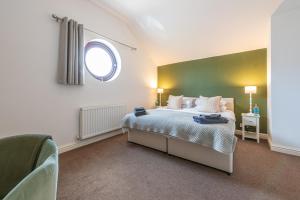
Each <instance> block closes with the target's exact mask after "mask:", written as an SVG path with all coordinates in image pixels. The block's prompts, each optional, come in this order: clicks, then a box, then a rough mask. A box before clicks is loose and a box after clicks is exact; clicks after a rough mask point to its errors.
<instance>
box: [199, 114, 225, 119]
mask: <svg viewBox="0 0 300 200" xmlns="http://www.w3.org/2000/svg"><path fill="white" fill-rule="evenodd" d="M200 117H204V118H205V119H220V118H221V115H220V114H211V115H200Z"/></svg>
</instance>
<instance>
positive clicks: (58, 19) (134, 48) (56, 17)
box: [52, 14, 137, 51]
mask: <svg viewBox="0 0 300 200" xmlns="http://www.w3.org/2000/svg"><path fill="white" fill-rule="evenodd" d="M52 18H53V19H55V21H56V22H61V21H62V18H61V17H58V16H57V15H55V14H52ZM84 30H86V31H88V32H91V33H94V34H96V35H99V36H101V37H104V38H106V39H108V40H111V41H113V42H116V43H118V44H120V45H123V46H126V47H128V48H130V49H131V50H134V51H136V50H137V48H136V47H133V46H130V45H128V44H125V43H123V42H120V41H118V40H114V39H112V38H110V37H107V36H105V35H102V34H100V33H97V32H96V31H93V30H91V29H89V28H84Z"/></svg>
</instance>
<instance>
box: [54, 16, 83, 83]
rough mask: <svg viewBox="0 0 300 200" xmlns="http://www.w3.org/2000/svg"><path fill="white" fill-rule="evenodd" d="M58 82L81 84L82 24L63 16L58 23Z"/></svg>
mask: <svg viewBox="0 0 300 200" xmlns="http://www.w3.org/2000/svg"><path fill="white" fill-rule="evenodd" d="M58 82H59V83H61V84H65V85H83V84H84V82H85V80H84V64H83V25H82V24H78V23H77V22H76V21H74V20H72V19H71V20H68V18H67V17H65V18H63V19H62V21H61V25H60V41H59V61H58Z"/></svg>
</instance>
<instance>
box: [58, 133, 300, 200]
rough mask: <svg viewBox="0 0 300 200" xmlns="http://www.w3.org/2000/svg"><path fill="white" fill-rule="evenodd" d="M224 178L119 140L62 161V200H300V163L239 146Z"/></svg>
mask: <svg viewBox="0 0 300 200" xmlns="http://www.w3.org/2000/svg"><path fill="white" fill-rule="evenodd" d="M234 156H235V158H234V173H233V175H232V176H228V175H227V174H226V173H224V172H221V171H218V170H215V169H212V168H209V167H205V166H203V165H200V164H196V163H193V162H190V161H187V160H184V159H180V158H177V157H174V156H168V155H167V154H165V153H162V152H159V151H156V150H152V149H150V148H146V147H143V146H139V145H136V144H132V143H127V135H120V136H116V137H113V138H110V139H107V140H104V141H101V142H97V143H94V144H91V145H88V146H85V147H82V148H80V149H76V150H73V151H70V152H67V153H64V154H62V155H61V156H60V174H59V188H58V199H60V200H65V199H66V200H67V199H70V200H119V199H120V200H127V199H128V200H159V199H161V200H177V199H178V200H179V199H180V200H181V199H182V200H183V199H184V200H191V199H193V200H202V199H205V200H210V199H212V200H217V199H218V200H227V199H228V200H235V199H238V200H250V199H251V200H254V199H255V200H260V199H264V200H267V199H271V200H277V199H291V200H296V199H300V158H299V157H294V156H288V155H284V154H280V153H275V152H271V151H270V150H269V149H268V145H267V143H266V142H263V143H261V144H257V143H255V142H254V141H241V140H239V142H238V144H237V148H236V151H235V155H234Z"/></svg>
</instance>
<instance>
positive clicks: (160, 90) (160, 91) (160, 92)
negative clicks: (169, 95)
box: [156, 88, 164, 94]
mask: <svg viewBox="0 0 300 200" xmlns="http://www.w3.org/2000/svg"><path fill="white" fill-rule="evenodd" d="M156 91H157V93H158V94H162V93H164V89H163V88H157V89H156Z"/></svg>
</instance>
